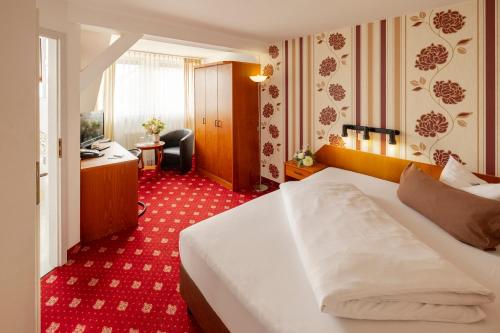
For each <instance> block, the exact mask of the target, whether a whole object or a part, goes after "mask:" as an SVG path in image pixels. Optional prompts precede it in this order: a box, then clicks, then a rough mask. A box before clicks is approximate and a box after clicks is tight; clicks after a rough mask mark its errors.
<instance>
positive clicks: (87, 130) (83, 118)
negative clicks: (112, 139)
mask: <svg viewBox="0 0 500 333" xmlns="http://www.w3.org/2000/svg"><path fill="white" fill-rule="evenodd" d="M103 137H104V112H87V113H82V114H80V146H81V147H85V146H88V145H90V144H91V143H92V142H94V141H97V140H100V139H102V138H103Z"/></svg>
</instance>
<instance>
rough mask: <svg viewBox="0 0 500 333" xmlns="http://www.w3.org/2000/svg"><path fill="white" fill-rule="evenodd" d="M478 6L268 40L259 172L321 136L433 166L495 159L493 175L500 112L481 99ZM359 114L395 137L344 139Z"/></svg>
mask: <svg viewBox="0 0 500 333" xmlns="http://www.w3.org/2000/svg"><path fill="white" fill-rule="evenodd" d="M485 4H486V3H485V1H484V0H470V1H467V2H463V3H459V4H456V5H451V6H446V7H443V8H435V9H429V10H424V11H421V12H417V13H412V14H408V15H404V16H400V17H395V18H389V19H386V20H381V21H376V22H371V23H365V24H361V25H359V26H355V27H348V28H343V29H338V30H335V31H330V32H320V33H315V34H311V35H306V36H303V37H297V38H293V39H289V40H287V41H282V42H279V43H274V44H273V45H271V46H270V47H269V50H268V52H267V55H266V56H267V58H266V59H265V61H263V62H262V69H263V72H264V73H265V74H266V75H270V76H271V79H270V80H269V82H268V83H267V84H266V85H265V87H263V96H265V98H264V99H263V101H262V114H263V118H264V121H263V129H264V130H265V132H266V134H265V135H264V136H263V138H264V137H265V139H264V140H263V146H262V148H261V149H262V156H263V160H264V162H263V166H264V167H265V170H266V177H269V178H271V179H272V178H273V176H272V175H273V174H274V175H278V176H277V177H275V178H274V179H275V180H278V181H281V180H282V176H283V175H282V172H283V170H282V168H281V166H282V165H283V162H284V161H285V160H286V159H289V158H290V157H291V154H293V152H294V150H295V149H296V148H298V146H299V145H300V144H301V145H302V146H307V145H310V146H311V147H312V148H313V150H317V149H319V148H320V147H321V146H322V145H323V144H325V143H330V144H333V145H336V146H341V147H347V148H354V149H362V150H365V151H369V152H373V153H378V154H387V155H391V156H396V157H401V158H405V159H411V160H416V161H421V162H425V163H433V164H437V165H445V164H446V162H447V161H448V160H449V158H450V157H451V158H454V159H456V160H457V161H459V162H460V163H462V164H464V165H465V166H466V167H467V168H469V169H470V170H472V171H477V172H486V168H487V166H486V165H487V163H489V165H491V164H492V163H493V173H494V172H495V171H496V173H497V174H499V173H500V167H499V165H500V158H499V156H500V120H499V119H500V112H499V111H498V106H497V107H495V106H493V108H494V110H492V107H491V106H490V107H489V108H487V106H486V105H487V102H486V100H485V99H486V97H485V96H486V94H487V91H488V89H486V87H485V85H486V83H485V82H486V81H485V77H486V76H487V73H488V72H487V70H488V69H487V65H486V63H485V53H486V45H487V43H486V35H485V33H484V29H486V28H485V22H486V15H485V10H486V9H485ZM495 5H496V7H500V6H499V4H498V3H497V2H495ZM497 9H498V8H497ZM495 23H496V24H497V25H498V22H495ZM495 34H496V35H499V34H500V30H498V31H497V30H495ZM489 43H492V42H491V41H489ZM493 43H495V42H493ZM285 45H287V47H286V48H285ZM495 45H496V44H495ZM495 48H496V49H497V46H495ZM495 57H497V58H498V52H496V55H495ZM497 61H498V60H497ZM278 67H279V69H278ZM490 70H491V69H490ZM496 77H499V73H498V71H497V73H496ZM285 82H286V83H287V84H285ZM494 89H496V90H495V91H500V90H499V88H498V87H497V88H494ZM489 90H490V91H491V88H489ZM309 94H310V95H311V97H309ZM495 98H496V99H497V100H498V93H496V94H495ZM497 104H500V103H498V102H497ZM278 110H279V111H278ZM492 113H493V116H492ZM487 114H489V118H488V119H493V120H494V121H495V122H496V124H489V123H488V122H487ZM356 122H359V123H360V124H361V125H370V126H375V127H383V126H384V125H383V124H385V127H387V128H395V129H398V130H400V131H401V135H399V136H398V137H397V138H396V139H397V145H395V146H392V145H389V144H388V142H387V141H388V140H387V138H383V137H381V136H379V135H371V140H370V141H368V142H366V141H363V140H360V139H359V138H356V137H355V136H354V135H352V134H351V135H350V137H348V138H343V137H342V136H341V133H342V132H341V130H342V125H343V124H355V123H356ZM488 127H489V128H490V129H489V131H490V132H491V131H494V133H493V135H494V136H492V135H491V133H490V135H487V133H486V128H488ZM287 134H288V135H287ZM266 143H270V144H271V145H272V148H273V149H271V146H270V145H265V144H266ZM492 144H493V146H494V147H493V149H494V150H492V149H491V146H492ZM264 145H265V146H264ZM488 145H489V146H490V148H489V150H487V148H486V147H487V146H488ZM286 151H287V152H288V156H285V153H286ZM488 154H489V155H490V156H489V157H488V156H487V155H488ZM488 158H489V159H490V161H489V162H487V159H488ZM492 159H493V162H492V161H491V160H492ZM495 163H496V164H495ZM271 164H272V165H273V167H271ZM275 167H276V168H275ZM489 170H490V171H489V172H490V173H491V172H492V171H491V170H492V169H491V167H490V168H489Z"/></svg>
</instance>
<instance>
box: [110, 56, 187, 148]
mask: <svg viewBox="0 0 500 333" xmlns="http://www.w3.org/2000/svg"><path fill="white" fill-rule="evenodd" d="M113 95H114V96H113V135H114V139H115V141H117V142H118V143H120V144H121V145H122V146H124V147H126V148H133V147H134V145H135V143H137V142H139V139H140V137H144V136H145V131H144V128H143V127H142V123H144V122H145V121H146V120H148V119H150V118H152V117H156V118H159V119H161V120H162V121H163V122H164V123H165V125H166V130H167V131H169V130H173V129H178V128H182V127H183V126H184V59H183V58H181V57H175V56H169V55H163V54H155V53H146V52H137V51H128V52H126V53H125V54H124V55H123V56H122V57H121V58H120V59H119V60H118V61H117V62H116V65H115V75H114V94H113Z"/></svg>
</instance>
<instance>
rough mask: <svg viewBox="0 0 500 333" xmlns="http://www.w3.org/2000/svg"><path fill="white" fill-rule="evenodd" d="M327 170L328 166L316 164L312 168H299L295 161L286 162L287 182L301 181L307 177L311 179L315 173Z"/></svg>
mask: <svg viewBox="0 0 500 333" xmlns="http://www.w3.org/2000/svg"><path fill="white" fill-rule="evenodd" d="M324 168H326V165H324V164H322V163H319V162H314V164H313V165H312V166H310V167H306V166H301V167H298V166H297V162H295V161H286V162H285V181H289V180H301V179H304V178H306V177H309V176H310V175H312V174H313V173H316V172H318V171H321V170H323V169H324Z"/></svg>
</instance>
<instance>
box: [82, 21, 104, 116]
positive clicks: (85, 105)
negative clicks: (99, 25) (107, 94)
mask: <svg viewBox="0 0 500 333" xmlns="http://www.w3.org/2000/svg"><path fill="white" fill-rule="evenodd" d="M110 41H111V33H110V32H105V31H88V30H82V31H81V33H80V70H82V69H84V68H85V67H87V65H88V64H89V63H90V62H91V61H92V60H93V59H94V58H95V57H96V56H97V55H99V54H100V53H101V52H103V51H104V50H105V49H106V48H107V47H108V46H109V42H110ZM101 78H102V77H99V78H97V79H95V80H94V81H93V82H92V83H91V84H90V85H89V87H87V88H86V89H84V90H83V91H81V94H80V112H90V111H93V110H94V107H95V103H96V101H97V95H98V93H99V87H100V85H101Z"/></svg>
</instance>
